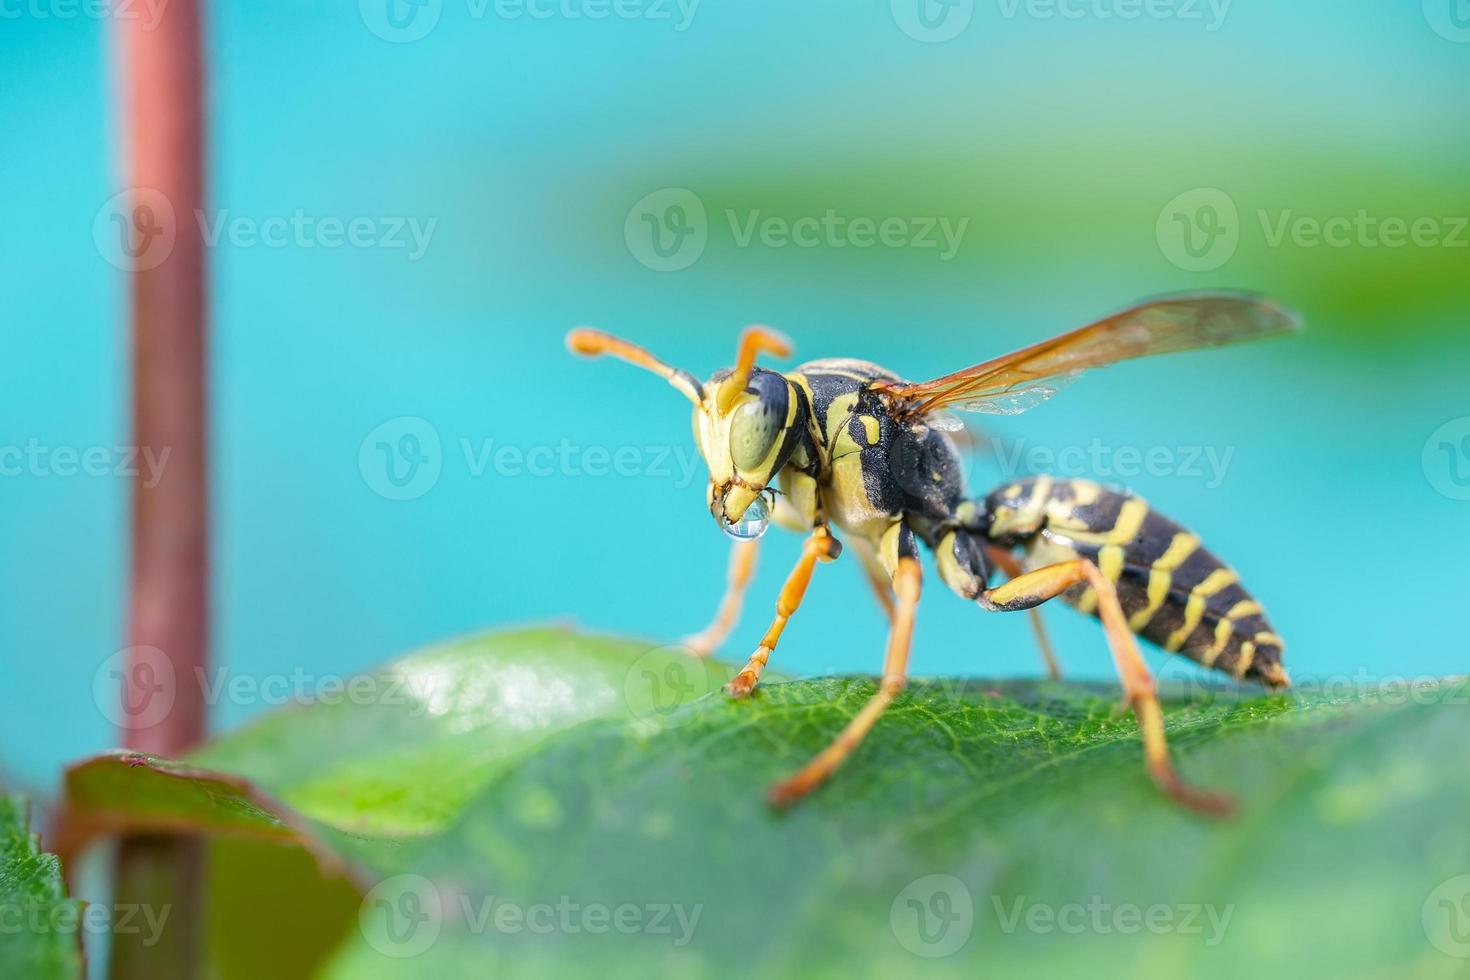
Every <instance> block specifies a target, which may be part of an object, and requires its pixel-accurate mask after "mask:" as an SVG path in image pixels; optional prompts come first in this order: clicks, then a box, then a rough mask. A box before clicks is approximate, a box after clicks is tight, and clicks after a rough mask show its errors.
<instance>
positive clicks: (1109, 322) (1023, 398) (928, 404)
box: [875, 293, 1301, 415]
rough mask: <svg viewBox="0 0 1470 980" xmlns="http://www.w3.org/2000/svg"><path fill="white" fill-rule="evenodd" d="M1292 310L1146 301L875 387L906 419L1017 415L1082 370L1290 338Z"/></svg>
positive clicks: (1249, 298)
mask: <svg viewBox="0 0 1470 980" xmlns="http://www.w3.org/2000/svg"><path fill="white" fill-rule="evenodd" d="M1300 326H1301V319H1300V317H1298V316H1297V315H1296V314H1295V313H1293V312H1291V311H1290V310H1288V309H1286V308H1285V307H1282V306H1279V305H1277V304H1276V303H1274V302H1272V301H1271V300H1268V299H1266V298H1264V297H1261V296H1256V295H1253V294H1250V293H1186V294H1181V295H1177V296H1165V297H1161V298H1159V299H1154V300H1149V301H1147V302H1144V303H1140V304H1139V305H1137V306H1134V307H1130V308H1129V309H1126V310H1123V311H1122V312H1121V313H1115V314H1113V315H1112V316H1110V317H1107V318H1105V319H1102V320H1099V321H1097V322H1096V323H1091V324H1088V325H1087V326H1085V327H1080V328H1078V329H1076V330H1073V331H1071V332H1070V333H1064V334H1062V335H1061V336H1060V337H1053V338H1052V339H1050V340H1044V341H1042V342H1041V343H1039V344H1033V345H1032V346H1030V347H1027V348H1024V349H1023V350H1018V351H1016V352H1015V353H1012V354H1007V355H1005V356H1004V357H998V358H996V359H995V360H993V361H986V362H985V363H984V364H977V365H975V366H974V367H970V368H966V369H965V370H963V371H956V372H955V373H954V374H946V375H945V376H944V377H942V378H935V379H934V380H933V381H925V382H923V383H922V384H907V383H904V382H878V383H877V385H876V386H875V387H878V388H879V389H881V390H882V391H885V392H887V393H888V394H889V395H891V396H892V397H894V398H895V399H897V400H898V401H899V403H900V406H901V408H902V409H903V411H904V413H905V414H913V415H917V414H927V413H929V412H935V411H939V410H940V409H960V410H963V411H969V412H985V413H988V414H992V415H1018V414H1020V413H1021V412H1024V411H1026V410H1028V409H1031V408H1034V407H1036V406H1037V405H1039V404H1041V403H1042V402H1044V401H1046V400H1047V399H1048V398H1050V397H1051V396H1052V395H1055V394H1056V393H1057V392H1058V391H1060V390H1061V389H1062V388H1064V387H1066V386H1067V385H1069V384H1071V383H1072V382H1073V381H1075V380H1077V376H1078V375H1080V374H1081V373H1082V372H1083V371H1086V370H1087V369H1088V368H1095V367H1102V366H1104V365H1107V364H1113V363H1115V362H1117V361H1124V360H1128V359H1130V358H1134V357H1146V356H1148V355H1151V354H1169V353H1173V352H1175V351H1183V350H1195V349H1198V348H1204V347H1219V346H1221V345H1222V344H1233V343H1237V342H1239V341H1242V340H1253V339H1255V338H1257V337H1268V336H1271V335H1273V334H1281V333H1289V332H1291V331H1293V330H1296V329H1298V328H1299V327H1300Z"/></svg>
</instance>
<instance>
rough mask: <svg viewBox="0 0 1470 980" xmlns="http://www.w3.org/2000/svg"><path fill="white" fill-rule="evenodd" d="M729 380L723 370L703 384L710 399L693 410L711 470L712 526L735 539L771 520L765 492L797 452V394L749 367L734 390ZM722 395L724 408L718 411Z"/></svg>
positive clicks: (757, 531)
mask: <svg viewBox="0 0 1470 980" xmlns="http://www.w3.org/2000/svg"><path fill="white" fill-rule="evenodd" d="M732 378H735V374H734V372H732V371H722V372H720V373H718V374H716V375H715V376H714V377H713V378H711V379H710V381H709V383H708V384H707V385H705V390H706V391H709V392H711V396H710V397H709V398H706V399H705V402H704V403H703V404H701V405H700V406H699V407H697V408H696V409H695V410H694V440H695V442H696V443H697V444H698V445H699V451H700V452H701V453H702V454H703V455H704V461H705V464H706V465H707V466H708V467H709V478H710V482H709V494H708V504H709V509H710V514H711V515H712V516H713V517H714V519H715V522H716V523H718V524H719V525H720V527H721V529H723V530H724V531H726V533H729V534H732V535H733V536H736V537H756V536H758V535H759V534H760V533H761V532H762V531H764V530H765V521H766V519H767V518H768V517H769V512H770V505H771V499H770V498H771V493H770V491H769V490H768V488H769V487H770V485H771V484H772V483H774V482H775V480H776V474H778V473H780V472H781V469H782V468H783V467H784V466H785V465H786V464H787V462H789V461H790V459H791V454H792V452H793V451H794V450H795V448H796V442H797V439H796V437H797V434H798V432H799V430H800V427H799V425H798V421H799V420H798V415H799V413H798V411H797V409H798V396H797V393H796V392H795V391H794V390H793V389H792V387H791V383H790V382H789V381H787V380H786V378H784V377H783V376H781V375H779V374H777V373H776V372H774V371H765V370H762V369H760V368H755V369H753V370H752V371H751V372H750V374H749V375H748V376H747V379H746V381H745V384H744V385H743V386H742V387H740V388H739V389H738V390H732V389H731V387H730V384H731V379H732ZM738 380H739V379H738V378H736V381H738ZM722 396H725V397H728V399H729V401H728V403H727V404H728V407H724V408H722V407H721V404H720V402H721V401H722ZM752 510H754V511H755V512H756V513H755V514H754V515H752V514H751V513H750V512H751V511H752Z"/></svg>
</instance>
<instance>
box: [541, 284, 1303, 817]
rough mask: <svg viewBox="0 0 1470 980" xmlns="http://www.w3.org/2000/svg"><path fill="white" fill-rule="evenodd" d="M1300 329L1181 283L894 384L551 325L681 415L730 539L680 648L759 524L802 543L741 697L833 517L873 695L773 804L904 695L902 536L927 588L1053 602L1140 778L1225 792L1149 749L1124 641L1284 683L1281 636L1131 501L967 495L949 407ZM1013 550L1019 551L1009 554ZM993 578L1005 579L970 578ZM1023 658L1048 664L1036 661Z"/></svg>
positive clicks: (1023, 405) (1140, 682) (1183, 791)
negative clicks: (1110, 703)
mask: <svg viewBox="0 0 1470 980" xmlns="http://www.w3.org/2000/svg"><path fill="white" fill-rule="evenodd" d="M1299 325H1300V319H1299V318H1298V317H1297V316H1296V315H1295V314H1294V313H1292V312H1290V311H1289V310H1286V309H1285V308H1283V307H1281V306H1279V305H1277V304H1275V303H1273V302H1271V301H1270V300H1267V299H1265V298H1263V297H1259V296H1255V295H1251V294H1247V293H1233V292H1214V293H1191V294H1183V295H1175V296H1166V297H1161V298H1158V299H1154V300H1149V301H1146V302H1143V303H1140V304H1138V305H1136V306H1133V307H1130V308H1128V309H1125V310H1123V311H1122V312H1119V313H1116V314H1114V315H1112V316H1109V317H1106V318H1104V319H1102V320H1099V321H1097V322H1095V323H1092V324H1089V325H1087V326H1085V327H1081V328H1079V329H1077V330H1073V331H1071V332H1070V333H1065V334H1062V335H1061V336H1058V337H1054V338H1052V339H1051V340H1046V341H1043V342H1041V343H1039V344H1035V345H1033V346H1031V347H1027V348H1024V349H1022V350H1019V351H1016V352H1015V353H1012V354H1007V355H1006V356H1004V357H999V358H996V359H994V360H991V361H986V362H984V363H982V364H977V365H975V366H974V367H969V368H965V369H964V370H962V371H956V372H955V373H953V374H947V375H945V376H944V377H941V378H936V379H934V380H933V381H926V382H924V383H922V384H912V383H910V382H907V381H904V380H903V379H901V378H900V377H898V376H897V375H895V374H893V373H892V372H891V371H888V370H886V369H884V368H881V367H879V366H878V365H876V364H872V363H869V362H867V361H861V360H852V359H847V358H837V359H828V360H817V361H809V362H807V363H806V364H803V365H801V366H800V367H798V368H796V370H794V371H790V372H787V373H784V374H783V373H778V372H775V371H770V370H767V369H765V368H760V367H757V366H756V359H757V357H758V356H759V355H760V354H762V353H765V354H770V355H773V356H775V357H788V356H790V354H791V345H790V343H789V342H788V341H787V340H786V338H784V337H783V336H781V335H780V334H779V333H777V332H775V331H773V330H771V329H769V328H767V327H763V326H753V327H749V328H747V329H746V330H745V332H744V333H743V334H742V335H741V339H740V346H739V351H738V354H737V356H736V360H735V366H734V367H733V368H727V369H724V370H721V371H717V372H715V374H714V375H713V376H712V377H711V378H710V379H709V380H708V381H706V382H700V381H699V380H698V379H697V378H696V377H695V376H694V375H692V374H690V373H689V372H688V371H683V370H680V369H678V368H675V367H672V366H670V365H668V364H665V363H664V362H663V361H660V360H659V359H658V358H656V357H654V356H653V355H652V354H650V353H649V352H648V351H646V350H644V349H643V348H641V347H638V346H636V345H634V344H631V343H629V342H627V341H625V340H621V339H619V338H617V337H613V336H610V335H609V334H605V333H602V332H600V331H596V330H590V329H586V328H579V329H576V330H573V331H571V332H570V333H569V334H568V335H567V346H568V347H569V348H570V349H571V350H572V351H574V352H576V353H578V354H583V355H588V356H596V355H601V354H610V355H612V356H614V357H618V358H621V359H623V360H625V361H628V362H630V363H632V364H636V365H638V366H639V367H643V368H646V369H648V370H650V371H652V372H654V373H655V374H658V375H660V376H661V377H663V378H664V379H665V380H667V381H668V382H669V384H671V385H673V387H674V388H676V389H678V390H679V392H680V393H682V394H683V395H684V397H686V398H688V399H689V401H690V402H692V403H693V405H694V432H695V437H696V440H697V442H698V444H699V449H700V452H701V453H702V455H703V456H704V460H705V463H706V464H707V465H708V467H709V475H710V480H709V489H708V497H707V501H708V504H709V510H710V514H711V515H713V517H714V519H715V521H716V523H718V524H719V526H720V527H721V528H722V529H723V530H724V531H725V532H726V533H727V534H729V535H730V536H731V537H734V538H736V539H737V540H738V542H739V543H737V544H736V546H735V552H734V554H733V556H732V559H731V566H730V576H729V588H728V591H727V593H726V596H725V599H724V601H723V602H722V603H721V604H720V607H719V612H718V613H717V615H716V617H715V620H714V621H713V622H712V623H711V624H710V626H709V628H708V629H706V630H705V631H704V632H703V633H701V634H698V635H697V637H696V638H694V639H693V640H692V641H691V642H690V643H689V645H690V647H691V649H694V650H695V652H697V653H701V654H704V653H708V652H710V651H712V650H713V649H714V648H715V647H717V646H718V645H719V643H720V642H721V641H722V640H723V639H724V637H725V636H726V635H727V634H728V632H729V630H730V629H731V628H732V627H733V625H734V623H735V620H736V618H737V616H738V613H739V609H740V605H741V597H742V594H743V592H744V589H745V586H746V584H747V583H748V581H749V579H750V574H751V570H752V568H753V564H754V560H755V539H757V538H759V537H760V535H761V534H762V533H763V532H764V531H765V529H766V527H767V525H768V523H770V522H772V521H774V522H775V523H776V524H778V525H780V526H781V527H784V528H787V529H790V530H794V531H797V532H800V533H802V534H805V535H806V541H805V544H804V547H803V549H802V554H801V557H800V559H799V560H798V561H797V563H796V567H795V568H794V569H793V570H792V571H791V574H790V576H789V577H788V578H787V580H786V583H785V586H784V587H783V588H782V590H781V593H780V598H779V599H778V601H777V603H776V614H775V617H774V619H773V620H772V622H771V626H770V628H769V629H768V630H767V632H766V634H765V637H764V638H763V639H762V640H761V642H760V645H759V646H758V647H756V650H755V652H754V653H752V654H751V656H750V659H749V661H748V662H747V663H746V665H745V667H744V669H742V670H741V671H740V672H739V674H737V675H736V676H735V678H734V679H733V680H732V681H731V682H730V683H729V684H728V685H726V692H727V693H728V694H729V695H731V696H732V697H745V696H747V695H749V694H750V693H751V691H752V690H753V689H754V688H755V686H756V683H757V682H758V681H759V680H760V675H761V671H762V669H764V667H765V666H766V663H767V662H768V661H769V660H770V658H771V655H772V654H773V653H774V652H775V650H776V645H777V643H778V642H779V640H780V638H781V633H782V631H783V630H784V629H785V627H786V623H787V622H788V620H790V618H791V616H792V615H794V614H795V612H796V610H797V608H798V606H800V604H801V600H802V597H803V596H804V595H805V593H806V588H807V584H808V583H809V581H810V580H811V577H812V573H813V570H814V569H815V567H816V566H817V564H818V563H819V562H827V561H832V560H833V559H835V558H836V557H837V556H838V555H839V553H840V552H841V550H842V545H841V544H840V543H839V542H838V540H837V538H836V536H835V535H834V533H833V529H834V528H836V529H838V530H841V531H842V532H844V533H845V535H846V536H847V538H848V541H849V542H850V543H851V544H852V545H853V546H854V551H855V552H856V553H857V555H858V557H859V559H860V560H861V562H862V564H863V566H864V569H865V570H866V571H867V573H868V577H869V579H870V581H871V582H872V583H873V586H874V589H875V591H876V593H877V595H878V597H879V601H880V602H881V603H882V605H883V607H884V610H885V612H886V613H887V615H888V619H889V632H888V645H887V653H886V657H885V660H884V664H883V673H882V676H881V678H880V680H879V683H878V689H877V692H876V693H875V694H874V695H873V696H872V698H871V699H870V700H869V701H868V702H867V703H866V704H865V705H864V706H863V707H862V709H861V710H859V711H858V712H857V714H856V715H854V716H853V717H852V719H851V720H850V721H849V722H848V724H847V726H846V727H845V728H844V729H843V730H842V731H841V732H840V733H839V734H838V735H837V737H836V738H835V739H834V740H833V741H832V743H831V744H830V745H829V746H828V747H827V748H826V749H824V750H823V751H822V752H820V753H819V754H818V755H816V756H815V757H814V758H813V759H812V760H811V761H810V762H808V763H807V764H806V765H805V766H804V767H803V768H801V769H800V770H798V771H797V772H796V773H795V774H794V775H792V776H791V777H790V778H788V779H785V780H783V781H781V782H780V783H777V784H776V785H775V786H774V787H773V788H772V789H771V791H770V799H771V802H772V803H773V804H775V805H777V806H786V805H789V804H791V803H793V802H795V801H796V800H799V799H801V798H802V797H803V796H805V795H806V794H807V793H809V792H811V791H812V790H813V789H815V788H816V787H817V786H818V785H820V784H821V783H822V782H823V781H824V780H826V779H827V777H828V776H830V775H831V774H832V772H833V771H834V770H835V769H836V768H837V767H838V766H839V765H841V764H842V762H843V761H844V760H845V759H846V758H847V757H848V756H849V755H851V754H852V752H853V751H854V750H855V749H856V748H857V747H858V745H859V744H860V743H861V742H862V740H863V738H864V737H865V736H866V735H867V733H868V731H869V730H870V729H872V727H873V725H874V724H875V723H876V722H877V721H878V719H879V717H880V716H881V715H882V714H883V712H884V710H885V709H886V708H887V707H888V706H889V704H891V703H892V702H893V700H894V698H895V697H896V696H897V695H898V693H899V692H900V691H901V690H902V689H903V687H904V684H905V681H906V678H907V674H908V660H909V646H910V638H911V636H912V634H913V626H914V614H915V609H916V607H917V605H918V602H919V591H920V585H921V581H922V575H921V572H920V565H919V551H918V543H919V542H923V543H924V545H925V546H926V547H927V548H928V549H929V550H930V551H931V552H933V555H934V563H935V567H936V570H937V572H938V574H939V577H940V579H941V580H942V581H943V582H944V584H945V585H947V586H948V587H949V588H950V589H951V590H952V591H954V592H955V593H957V594H958V595H959V596H960V597H961V598H963V599H967V600H970V601H972V602H975V603H977V604H979V605H980V606H981V607H982V608H984V609H987V610H991V611H993V612H1011V611H1017V610H1023V609H1024V610H1033V615H1034V610H1035V607H1037V606H1039V605H1041V604H1042V603H1044V602H1046V601H1047V600H1049V599H1055V598H1057V597H1061V598H1062V599H1063V601H1065V602H1066V603H1068V604H1069V605H1072V606H1074V607H1075V608H1077V609H1078V610H1080V611H1082V612H1084V613H1088V614H1091V615H1093V616H1096V617H1097V618H1098V619H1099V620H1100V621H1101V623H1102V626H1103V629H1104V632H1105V634H1106V636H1107V640H1108V644H1109V646H1110V648H1111V650H1112V656H1113V663H1114V666H1115V667H1116V669H1117V672H1118V675H1119V678H1120V680H1121V682H1122V687H1123V693H1124V696H1125V700H1126V703H1127V705H1128V707H1129V708H1130V709H1131V710H1132V712H1133V714H1134V715H1135V717H1136V718H1137V721H1138V726H1139V731H1140V734H1141V737H1142V740H1143V746H1144V757H1145V762H1146V765H1147V769H1148V773H1149V775H1150V776H1151V777H1152V778H1153V781H1154V782H1155V783H1156V784H1157V785H1158V786H1159V788H1160V789H1161V790H1162V791H1163V792H1164V793H1165V794H1167V795H1168V796H1169V797H1170V798H1172V799H1174V800H1175V801H1177V802H1179V803H1181V804H1183V805H1185V806H1188V807H1191V808H1193V809H1196V810H1200V811H1203V812H1206V813H1212V814H1223V813H1225V812H1228V811H1229V809H1230V808H1231V802H1230V800H1229V798H1228V797H1226V796H1224V795H1222V794H1219V793H1215V792H1211V791H1207V790H1202V789H1198V788H1195V787H1193V786H1191V785H1189V784H1188V783H1186V782H1185V781H1184V780H1182V779H1181V778H1180V777H1179V775H1178V774H1177V773H1176V772H1175V770H1174V767H1173V765H1172V764H1171V762H1170V760H1169V749H1168V743H1167V740H1166V739H1165V735H1164V722H1163V712H1162V710H1161V708H1160V706H1159V701H1158V696H1157V693H1156V686H1155V683H1154V679H1153V675H1152V674H1151V673H1150V672H1149V669H1148V666H1147V665H1146V664H1145V662H1144V660H1143V657H1142V655H1141V654H1140V653H1139V650H1138V644H1137V642H1136V640H1135V636H1142V637H1144V638H1145V639H1148V640H1150V641H1151V642H1153V643H1155V644H1158V645H1159V646H1161V647H1163V648H1164V649H1165V650H1168V651H1170V652H1173V653H1181V654H1183V655H1185V656H1186V657H1189V658H1190V659H1192V660H1194V661H1196V662H1198V663H1200V664H1202V665H1203V666H1205V667H1209V668H1212V669H1215V670H1219V671H1223V672H1227V673H1229V674H1231V675H1233V676H1234V677H1235V678H1236V679H1238V680H1250V681H1254V682H1257V683H1259V684H1262V685H1264V686H1265V687H1267V688H1271V689H1279V688H1284V687H1286V686H1287V685H1288V684H1289V683H1290V681H1289V680H1288V678H1287V675H1286V671H1285V670H1284V669H1283V667H1282V664H1281V655H1282V649H1283V644H1282V641H1281V638H1280V637H1279V636H1278V635H1277V634H1276V632H1275V631H1274V630H1273V629H1272V628H1271V626H1270V624H1269V623H1267V621H1266V616H1265V611H1264V610H1263V609H1262V607H1261V605H1260V603H1258V602H1257V601H1256V600H1255V599H1254V598H1253V597H1252V596H1251V594H1250V593H1248V592H1247V591H1246V590H1245V588H1244V587H1243V586H1242V585H1241V584H1240V581H1239V578H1238V577H1237V575H1236V573H1235V572H1234V571H1233V570H1232V569H1231V568H1229V567H1228V566H1227V565H1225V564H1224V563H1223V562H1222V561H1220V559H1218V558H1216V557H1215V556H1214V554H1212V553H1211V552H1210V551H1208V550H1206V549H1205V547H1204V546H1203V544H1202V543H1201V542H1200V539H1199V538H1198V537H1197V536H1196V535H1194V534H1193V533H1191V532H1190V531H1188V530H1187V529H1185V528H1184V527H1183V526H1181V525H1179V524H1177V523H1175V522H1174V521H1172V520H1170V519H1169V518H1167V517H1165V516H1163V515H1162V514H1160V513H1158V512H1157V511H1155V510H1153V509H1152V508H1151V507H1149V505H1148V504H1147V503H1146V502H1145V501H1144V500H1143V499H1142V498H1140V497H1138V496H1136V495H1134V494H1131V493H1128V492H1124V491H1119V490H1114V489H1110V488H1105V487H1103V486H1100V485H1098V484H1096V483H1093V482H1090V481H1087V480H1076V479H1057V478H1052V477H1048V476H1034V477H1029V478H1026V479H1021V480H1015V481H1012V482H1009V483H1006V484H1004V485H1002V486H1001V487H1000V488H998V489H996V490H995V491H993V492H992V493H990V494H989V495H988V496H986V497H983V498H972V497H971V496H970V494H969V493H968V491H967V490H966V488H965V482H964V478H963V475H962V471H961V461H960V453H959V449H958V447H957V446H956V444H955V441H954V439H953V438H952V437H951V435H950V432H951V431H953V430H954V429H955V428H957V427H958V420H957V419H955V418H953V417H952V416H950V415H948V412H947V410H949V409H960V410H965V411H975V412H986V413H992V414H1003V415H1014V414H1017V413H1020V412H1023V411H1026V410H1027V409H1029V408H1032V407H1034V406H1035V405H1037V404H1040V403H1041V402H1043V401H1045V400H1047V399H1048V398H1050V397H1051V396H1052V395H1054V394H1056V392H1057V391H1058V390H1060V389H1061V388H1062V387H1063V386H1064V385H1066V384H1067V383H1069V382H1071V381H1073V380H1075V379H1076V377H1077V376H1078V375H1079V374H1081V373H1082V372H1083V371H1085V370H1087V369H1088V368H1095V367H1101V366H1103V365H1107V364H1112V363H1114V362H1117V361H1121V360H1126V359H1130V358H1135V357H1143V356H1146V355H1150V354H1163V353H1170V352H1174V351H1184V350H1192V349H1198V348H1205V347H1216V346H1219V345H1222V344H1227V343H1234V342H1237V341H1243V340H1250V339H1254V338H1257V337H1265V336H1269V335H1273V334H1282V333H1288V332H1291V331H1293V330H1295V329H1297V328H1298V327H1299ZM1018 552H1019V555H1018V554H1017V553H1018ZM997 570H999V571H1000V572H1003V573H1004V574H1005V576H1006V580H1005V581H1004V582H1003V583H1001V584H998V585H994V586H992V585H991V579H992V578H993V577H994V576H995V572H996V571H997ZM1042 640H1043V645H1042V649H1043V653H1044V654H1045V655H1046V658H1047V662H1048V666H1049V668H1050V669H1051V672H1052V673H1053V675H1055V673H1056V671H1055V661H1054V660H1053V659H1052V657H1051V655H1050V651H1049V649H1048V647H1047V646H1046V644H1045V639H1044V635H1043V637H1042Z"/></svg>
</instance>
